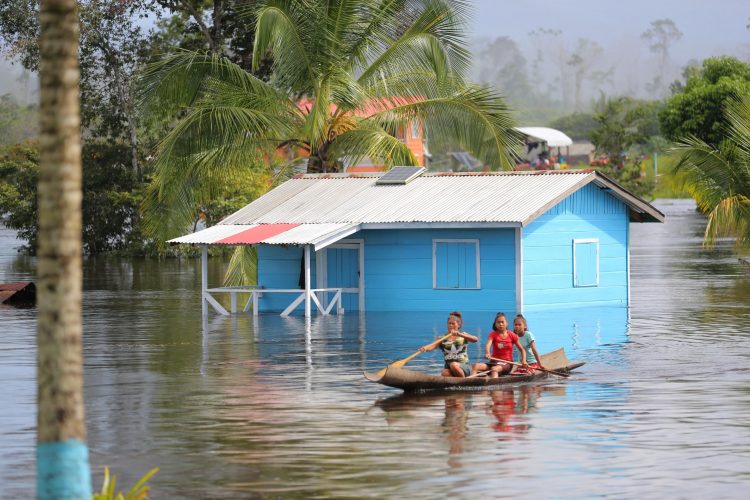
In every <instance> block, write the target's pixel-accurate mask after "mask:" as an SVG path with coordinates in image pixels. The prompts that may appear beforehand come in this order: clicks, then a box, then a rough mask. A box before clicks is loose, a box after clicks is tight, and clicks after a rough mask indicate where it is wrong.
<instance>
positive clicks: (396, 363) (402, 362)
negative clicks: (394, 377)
mask: <svg viewBox="0 0 750 500" xmlns="http://www.w3.org/2000/svg"><path fill="white" fill-rule="evenodd" d="M451 335H453V334H452V333H449V334H448V335H445V336H444V337H440V338H439V339H437V340H436V341H435V342H432V343H431V344H428V347H432V346H436V345H438V344H439V343H440V342H442V341H443V340H445V339H447V338H448V337H450V336H451ZM423 352H426V351H423V350H421V349H420V350H418V351H417V352H415V353H414V354H412V355H410V356H407V357H405V358H404V359H399V360H398V361H394V362H393V363H391V364H389V365H388V366H386V367H385V368H383V369H381V370H380V371H378V372H377V373H376V374H375V376H376V377H378V378H381V377H382V376H383V375H385V371H386V370H387V369H388V368H391V367H396V368H401V367H403V366H404V365H405V364H406V363H408V362H409V361H411V360H412V359H414V358H416V357H417V356H419V355H420V354H422V353H423Z"/></svg>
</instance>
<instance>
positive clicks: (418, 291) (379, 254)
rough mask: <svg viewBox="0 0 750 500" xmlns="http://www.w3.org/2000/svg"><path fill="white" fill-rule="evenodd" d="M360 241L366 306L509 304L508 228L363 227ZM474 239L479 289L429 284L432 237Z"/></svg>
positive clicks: (512, 260)
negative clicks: (362, 252)
mask: <svg viewBox="0 0 750 500" xmlns="http://www.w3.org/2000/svg"><path fill="white" fill-rule="evenodd" d="M354 237H356V238H364V241H365V285H366V293H365V307H366V309H367V310H368V311H448V312H449V311H451V310H455V309H458V310H467V311H477V310H484V309H491V310H493V311H495V310H496V311H503V310H513V309H515V297H516V292H515V283H516V279H515V247H514V241H515V239H514V238H515V236H514V230H513V229H486V230H475V229H461V230H457V229H456V230H447V229H417V230H405V229H404V230H369V231H361V232H359V233H357V234H356V235H355V236H354ZM433 239H479V256H480V264H479V266H480V285H481V288H480V289H479V290H433V288H432V240H433Z"/></svg>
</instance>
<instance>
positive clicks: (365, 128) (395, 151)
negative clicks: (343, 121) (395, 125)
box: [331, 123, 417, 167]
mask: <svg viewBox="0 0 750 500" xmlns="http://www.w3.org/2000/svg"><path fill="white" fill-rule="evenodd" d="M331 150H332V152H333V154H334V155H335V156H337V157H345V158H346V159H347V161H348V162H349V163H352V164H354V165H356V164H357V163H358V162H359V161H361V160H362V159H363V158H370V159H372V160H376V161H377V160H380V161H382V162H383V164H384V165H386V166H388V167H392V166H394V165H416V164H417V159H416V158H415V157H414V153H412V151H411V149H409V148H408V147H407V146H406V144H404V143H403V142H401V141H400V140H398V139H397V138H395V137H394V136H393V135H392V134H391V133H389V132H388V131H386V130H385V129H383V128H382V127H380V126H378V125H376V124H375V123H370V124H367V125H360V126H358V127H357V128H354V129H352V130H350V131H348V132H345V133H343V134H341V135H339V136H338V137H337V138H336V140H335V142H334V143H333V146H332V148H331Z"/></svg>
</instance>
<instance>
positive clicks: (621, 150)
mask: <svg viewBox="0 0 750 500" xmlns="http://www.w3.org/2000/svg"><path fill="white" fill-rule="evenodd" d="M594 120H595V121H596V123H597V126H596V128H595V129H593V130H592V131H591V132H590V134H589V138H590V140H591V142H592V144H594V146H595V148H596V152H597V153H598V154H600V155H605V156H606V158H607V160H608V164H607V166H606V167H604V170H605V171H607V173H609V174H610V175H612V176H614V177H615V178H616V179H617V180H618V182H620V184H622V185H623V186H625V188H627V189H629V190H630V191H632V192H633V193H635V194H637V195H640V196H643V195H645V194H647V193H648V192H649V191H650V190H651V189H652V188H653V186H652V185H651V183H649V182H647V181H646V179H645V177H642V176H641V161H640V158H637V157H632V156H629V155H628V153H629V151H630V149H631V147H632V146H634V145H637V144H645V143H646V142H647V141H648V140H649V137H650V136H649V133H650V131H651V130H652V128H653V123H654V121H655V120H654V112H653V109H652V104H651V103H650V102H639V101H636V100H634V99H632V98H629V97H616V98H605V97H604V96H602V98H601V99H600V101H599V102H598V103H597V106H596V112H595V113H594Z"/></svg>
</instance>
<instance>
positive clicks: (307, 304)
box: [305, 245, 311, 318]
mask: <svg viewBox="0 0 750 500" xmlns="http://www.w3.org/2000/svg"><path fill="white" fill-rule="evenodd" d="M310 315H311V314H310V245H305V317H306V318H309V317H310Z"/></svg>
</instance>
